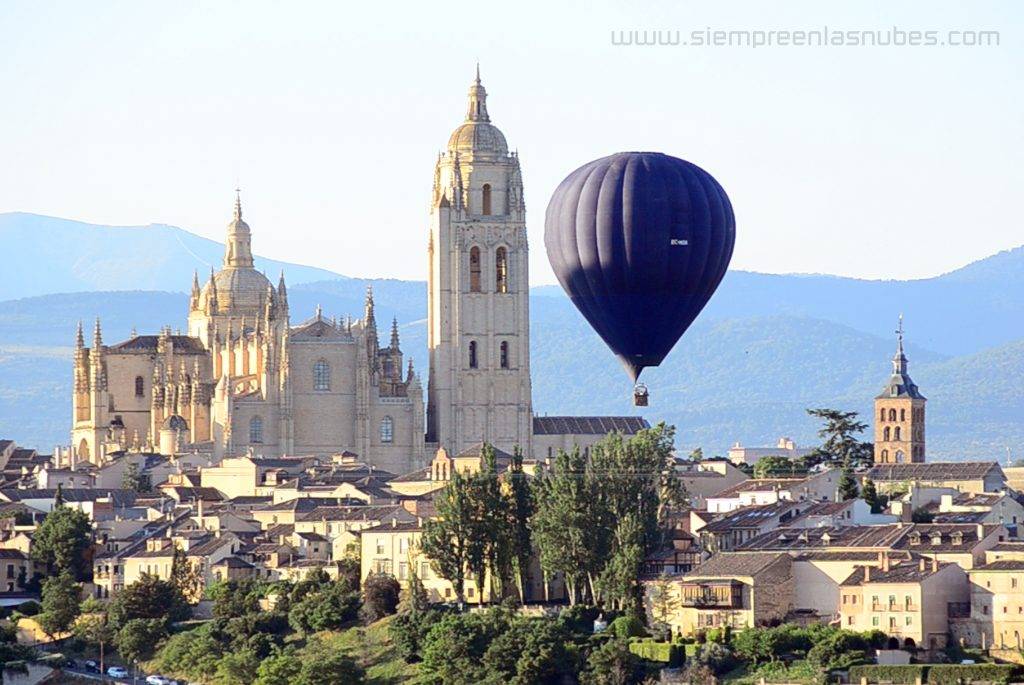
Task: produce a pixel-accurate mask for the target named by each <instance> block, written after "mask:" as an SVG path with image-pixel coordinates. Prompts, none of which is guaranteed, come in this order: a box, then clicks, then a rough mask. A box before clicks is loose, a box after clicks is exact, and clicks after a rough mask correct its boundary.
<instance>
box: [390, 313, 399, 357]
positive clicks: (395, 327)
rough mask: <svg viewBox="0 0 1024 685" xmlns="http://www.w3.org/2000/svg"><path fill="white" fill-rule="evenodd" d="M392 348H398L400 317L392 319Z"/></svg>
mask: <svg viewBox="0 0 1024 685" xmlns="http://www.w3.org/2000/svg"><path fill="white" fill-rule="evenodd" d="M391 349H392V350H398V317H397V316H396V317H394V318H393V319H391Z"/></svg>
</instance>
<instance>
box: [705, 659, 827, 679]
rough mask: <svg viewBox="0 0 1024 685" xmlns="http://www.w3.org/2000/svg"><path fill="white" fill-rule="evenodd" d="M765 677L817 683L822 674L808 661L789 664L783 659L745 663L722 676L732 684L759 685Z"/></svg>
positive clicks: (800, 660)
mask: <svg viewBox="0 0 1024 685" xmlns="http://www.w3.org/2000/svg"><path fill="white" fill-rule="evenodd" d="M761 678H764V680H765V682H766V683H805V684H806V685H816V684H817V683H820V682H821V674H820V673H819V672H818V671H817V669H815V668H814V667H812V666H810V665H809V664H808V663H807V662H806V661H804V660H802V659H799V660H797V661H794V662H792V663H791V664H789V666H787V665H786V664H785V663H783V662H781V661H775V662H770V663H767V664H761V665H760V666H757V667H756V668H750V666H749V665H747V664H744V665H742V666H739V667H738V668H735V669H733V670H731V671H729V672H728V673H726V674H725V675H723V676H722V681H723V682H727V683H730V685H757V683H759V682H760V681H761Z"/></svg>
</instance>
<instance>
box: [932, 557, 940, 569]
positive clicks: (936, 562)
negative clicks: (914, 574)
mask: <svg viewBox="0 0 1024 685" xmlns="http://www.w3.org/2000/svg"><path fill="white" fill-rule="evenodd" d="M938 570H939V558H938V557H937V556H934V557H932V573H937V572H938Z"/></svg>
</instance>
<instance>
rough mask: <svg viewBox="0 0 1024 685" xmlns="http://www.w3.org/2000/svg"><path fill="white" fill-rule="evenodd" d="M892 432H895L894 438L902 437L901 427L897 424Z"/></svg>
mask: <svg viewBox="0 0 1024 685" xmlns="http://www.w3.org/2000/svg"><path fill="white" fill-rule="evenodd" d="M892 432H893V436H892V439H893V440H900V439H901V438H900V427H899V426H896V427H895V428H893V429H892Z"/></svg>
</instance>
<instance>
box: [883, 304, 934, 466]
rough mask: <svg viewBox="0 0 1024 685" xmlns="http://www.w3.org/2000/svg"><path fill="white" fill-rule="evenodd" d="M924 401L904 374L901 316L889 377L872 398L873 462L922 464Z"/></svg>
mask: <svg viewBox="0 0 1024 685" xmlns="http://www.w3.org/2000/svg"><path fill="white" fill-rule="evenodd" d="M925 402H927V399H926V398H925V396H924V395H922V394H921V392H920V391H919V390H918V389H917V385H915V384H914V381H913V380H911V378H910V375H909V374H908V373H907V357H906V355H904V354H903V316H902V315H900V325H899V328H897V329H896V354H895V355H894V356H893V358H892V375H891V376H889V380H888V381H886V384H885V387H884V388H883V389H882V392H881V393H879V394H878V396H877V397H875V463H876V464H903V463H920V462H924V459H925V453H924V405H925Z"/></svg>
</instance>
